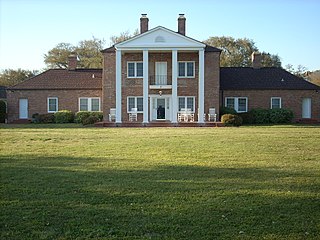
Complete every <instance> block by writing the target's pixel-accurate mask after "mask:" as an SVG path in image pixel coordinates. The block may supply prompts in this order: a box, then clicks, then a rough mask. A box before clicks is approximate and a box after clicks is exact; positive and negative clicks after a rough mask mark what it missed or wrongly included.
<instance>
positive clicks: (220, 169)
mask: <svg viewBox="0 0 320 240" xmlns="http://www.w3.org/2000/svg"><path fill="white" fill-rule="evenodd" d="M0 137H1V139H0V144H1V145H0V162H1V168H0V170H1V172H0V173H1V191H0V194H1V199H0V201H1V204H0V206H1V207H0V212H1V213H0V214H1V215H0V216H1V218H0V219H1V220H0V224H1V233H0V234H1V235H0V238H1V239H192V240H197V239H319V235H320V148H319V147H320V127H312V126H310V127H307V126H268V127H263V126H260V127H240V128H133V129H130V128H115V129H101V128H88V127H87V128H83V127H80V126H78V125H20V126H17V125H0Z"/></svg>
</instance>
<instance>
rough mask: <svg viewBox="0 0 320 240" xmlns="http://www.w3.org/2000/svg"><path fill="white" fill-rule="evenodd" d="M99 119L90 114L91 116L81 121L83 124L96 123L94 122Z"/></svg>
mask: <svg viewBox="0 0 320 240" xmlns="http://www.w3.org/2000/svg"><path fill="white" fill-rule="evenodd" d="M99 120H100V119H99V118H98V117H96V116H93V115H91V116H89V117H87V118H85V119H84V120H83V121H82V124H83V125H89V124H94V123H96V122H99Z"/></svg>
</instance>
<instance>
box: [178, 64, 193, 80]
mask: <svg viewBox="0 0 320 240" xmlns="http://www.w3.org/2000/svg"><path fill="white" fill-rule="evenodd" d="M180 63H184V65H185V66H184V76H179V64H180ZM188 63H193V75H192V76H188V67H187V66H188ZM195 71H196V62H195V61H178V78H195Z"/></svg>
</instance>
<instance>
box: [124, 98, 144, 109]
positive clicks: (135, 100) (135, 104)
mask: <svg viewBox="0 0 320 240" xmlns="http://www.w3.org/2000/svg"><path fill="white" fill-rule="evenodd" d="M129 98H134V108H137V109H138V100H137V99H138V98H142V102H143V96H128V97H127V113H131V112H132V111H131V110H130V109H129ZM137 113H143V106H142V110H141V111H137Z"/></svg>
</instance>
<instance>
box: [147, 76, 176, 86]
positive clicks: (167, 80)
mask: <svg viewBox="0 0 320 240" xmlns="http://www.w3.org/2000/svg"><path fill="white" fill-rule="evenodd" d="M149 82H150V88H171V85H172V77H171V76H169V75H150V76H149Z"/></svg>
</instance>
